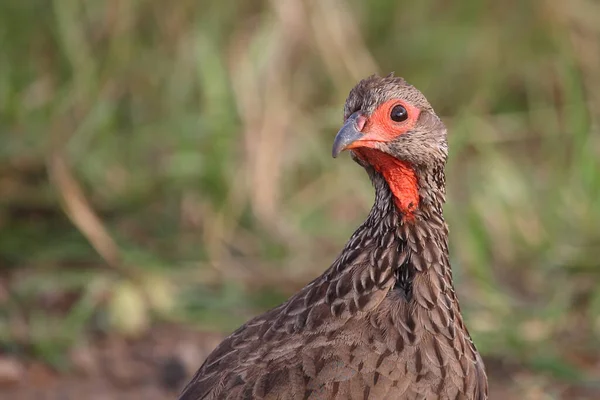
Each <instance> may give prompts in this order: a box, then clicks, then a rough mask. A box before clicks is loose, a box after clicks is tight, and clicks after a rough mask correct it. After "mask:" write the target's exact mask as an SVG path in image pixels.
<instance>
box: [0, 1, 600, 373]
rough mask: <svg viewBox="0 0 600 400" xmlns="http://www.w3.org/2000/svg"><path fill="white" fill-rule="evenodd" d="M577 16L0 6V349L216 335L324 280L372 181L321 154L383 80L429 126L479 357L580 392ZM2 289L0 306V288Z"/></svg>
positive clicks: (590, 312) (585, 96) (599, 333)
mask: <svg viewBox="0 0 600 400" xmlns="http://www.w3.org/2000/svg"><path fill="white" fill-rule="evenodd" d="M599 27H600V6H599V5H598V4H597V3H595V2H592V1H586V0H578V1H574V2H560V1H551V0H548V1H542V2H537V1H533V0H527V1H516V0H512V1H508V2H503V3H499V2H494V1H489V0H486V1H475V0H464V1H456V0H455V1H442V0H424V1H420V2H404V1H394V0H375V1H371V2H368V3H367V2H360V1H358V0H355V1H349V2H344V1H342V0H322V1H305V2H300V1H291V0H286V1H275V0H273V1H261V0H257V1H247V2H235V1H232V0H221V1H219V2H214V1H207V0H204V1H191V0H181V1H179V2H177V4H175V3H172V2H171V3H170V2H161V1H157V0H131V1H129V2H123V1H116V0H112V1H105V2H98V1H92V0H84V1H67V0H64V1H63V0H60V1H59V0H55V1H35V0H30V1H21V2H17V1H7V2H2V3H1V4H0V135H1V137H0V140H1V146H0V268H1V269H0V274H1V278H0V279H1V280H0V283H1V284H2V285H3V286H2V287H4V290H5V292H6V293H7V294H8V296H4V297H3V296H0V316H1V318H0V340H1V343H2V346H3V348H5V349H11V351H17V352H21V351H27V352H33V354H34V355H36V356H39V357H42V358H44V359H46V360H49V361H51V362H54V363H57V364H60V363H61V362H62V361H61V355H62V354H64V349H65V348H68V347H69V346H71V345H72V344H73V343H75V342H77V341H79V340H82V338H84V337H86V336H87V335H89V333H90V332H94V331H96V330H101V331H111V330H115V329H116V330H122V331H123V332H124V333H127V334H138V333H140V332H141V331H143V330H144V329H146V328H147V327H148V324H149V323H150V321H153V320H154V321H156V320H166V321H170V322H178V323H179V322H181V323H193V324H198V325H199V326H202V327H203V328H207V329H218V330H224V331H227V330H230V329H233V328H235V327H236V326H237V325H239V324H240V323H242V322H243V321H244V320H245V319H246V318H248V317H249V316H251V315H253V314H255V313H257V312H259V311H260V310H264V309H266V308H268V307H271V306H274V305H276V304H278V303H279V302H280V301H282V300H283V299H285V298H286V297H287V296H288V295H289V294H291V293H293V291H294V290H296V289H298V288H300V287H301V286H303V284H305V283H306V282H308V281H309V280H310V279H311V277H314V276H316V275H317V274H319V273H320V272H321V271H323V270H324V269H325V268H326V267H327V266H328V265H329V264H330V262H331V261H332V260H333V258H334V257H335V255H336V254H337V251H339V249H340V248H341V246H342V245H343V244H344V242H345V241H346V239H347V238H348V237H349V236H350V234H351V233H352V231H353V230H354V228H355V227H356V226H357V225H358V224H359V223H360V222H361V221H362V219H363V218H364V216H365V215H366V212H367V210H368V208H369V207H370V205H371V201H372V188H371V187H370V184H369V182H368V179H367V177H366V176H365V174H364V173H362V171H360V169H359V168H358V167H357V166H355V165H353V163H352V162H351V161H350V160H348V159H344V160H337V161H335V162H334V161H333V160H332V159H330V155H329V154H330V151H329V149H330V145H331V140H332V137H333V135H334V134H335V132H336V130H337V127H338V126H339V124H340V122H341V116H342V112H341V109H342V105H343V101H344V99H345V96H346V94H347V93H348V91H349V90H350V88H351V87H352V86H353V85H354V84H355V83H356V81H357V80H358V79H360V78H363V77H365V76H367V75H370V74H372V73H374V72H380V73H387V72H389V71H395V72H396V74H397V75H400V76H403V77H405V78H406V79H407V80H408V81H409V82H411V83H412V84H414V85H415V86H417V87H418V88H420V89H421V90H422V91H423V92H424V93H425V95H426V96H427V97H428V99H429V100H430V102H431V103H432V104H433V105H434V107H435V109H436V110H437V111H438V114H440V115H441V116H442V118H443V119H444V121H446V123H447V125H448V126H449V129H450V141H451V143H450V146H451V147H450V149H451V156H450V162H449V165H448V191H449V196H448V204H447V206H446V217H447V220H448V222H449V224H450V228H451V239H450V240H451V246H452V248H451V253H452V262H453V268H454V276H455V281H456V285H457V289H458V290H459V292H460V296H461V301H462V302H461V304H462V307H463V310H464V312H465V314H466V318H467V319H468V322H469V327H470V329H471V333H472V335H473V337H474V341H475V342H476V343H477V345H478V347H479V349H480V350H481V351H482V353H484V354H485V355H487V356H493V357H498V358H501V359H506V360H510V361H512V362H516V363H519V364H524V365H528V366H533V367H535V368H539V369H542V370H547V371H549V372H551V373H552V374H554V375H557V376H561V377H563V378H566V379H590V377H589V376H588V374H589V372H588V371H587V367H588V366H589V365H590V363H591V361H590V357H592V355H596V356H597V355H598V351H597V349H598V346H600V341H599V340H598V338H599V337H600V285H598V283H599V282H600V279H599V277H600V275H599V274H600V269H599V268H598V267H599V261H598V254H599V253H600V161H599V160H600V135H599V133H600V132H599V128H598V118H599V117H600V95H599V93H600V92H598V90H597V89H598V87H600V46H599V45H600V28H599ZM0 294H1V291H0Z"/></svg>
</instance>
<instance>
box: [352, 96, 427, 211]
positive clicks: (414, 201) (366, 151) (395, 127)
mask: <svg viewBox="0 0 600 400" xmlns="http://www.w3.org/2000/svg"><path fill="white" fill-rule="evenodd" d="M398 104H401V105H402V106H403V107H405V109H406V110H407V111H408V119H407V120H406V121H405V122H403V123H395V122H393V121H391V120H390V117H389V116H390V111H391V109H392V108H393V107H394V106H395V105H398ZM419 114H420V110H419V109H418V108H416V107H414V106H412V105H411V104H408V103H406V102H402V101H399V100H390V101H387V102H385V103H384V104H382V105H381V106H379V107H378V108H377V110H375V112H374V113H373V114H372V115H371V116H370V117H369V118H368V121H367V122H366V124H365V123H364V122H363V124H364V128H363V126H361V127H360V128H361V130H362V132H363V133H364V134H365V136H364V137H363V139H361V140H359V141H357V143H355V144H353V145H352V146H350V147H349V148H352V149H353V150H354V151H355V152H356V154H357V155H358V156H359V157H360V158H362V159H364V160H365V161H366V162H367V163H369V164H370V165H372V166H373V168H375V170H376V171H377V172H379V173H380V174H381V175H383V177H384V179H385V180H386V182H387V184H388V186H389V187H390V190H391V191H392V193H393V195H394V198H395V199H394V200H395V203H396V206H397V207H398V209H399V210H400V211H401V212H402V213H403V214H404V215H405V217H406V218H407V219H409V220H411V219H413V218H414V212H415V210H416V209H417V208H418V207H419V199H420V198H419V186H418V182H417V175H416V173H415V170H414V169H413V168H412V166H411V165H410V164H409V163H408V162H406V161H401V160H398V159H397V158H394V157H393V156H391V155H388V154H386V153H383V152H381V151H378V150H375V149H373V144H374V143H377V142H387V141H390V140H393V139H394V138H396V137H397V136H399V135H402V134H404V133H406V132H407V131H409V130H410V129H411V128H412V127H414V126H415V124H416V122H417V119H418V118H419Z"/></svg>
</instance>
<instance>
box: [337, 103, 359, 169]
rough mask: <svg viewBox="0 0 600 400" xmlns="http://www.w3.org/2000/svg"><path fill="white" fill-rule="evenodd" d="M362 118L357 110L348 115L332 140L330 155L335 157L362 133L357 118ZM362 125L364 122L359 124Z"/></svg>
mask: <svg viewBox="0 0 600 400" xmlns="http://www.w3.org/2000/svg"><path fill="white" fill-rule="evenodd" d="M360 118H364V117H362V116H361V115H360V114H359V113H358V112H355V113H354V114H352V115H351V116H349V117H348V119H347V120H346V122H344V125H343V126H342V128H341V129H340V130H339V132H338V133H337V135H336V136H335V140H334V141H333V149H332V150H331V155H332V156H333V158H336V157H337V156H338V155H339V154H340V153H341V152H342V151H344V150H346V149H347V148H348V146H350V145H351V144H352V143H353V142H355V141H356V140H358V139H360V138H361V137H362V136H363V133H362V132H361V131H360V129H361V128H362V126H361V127H359V123H360V122H359V119H360ZM361 125H364V122H363V123H362V124H361Z"/></svg>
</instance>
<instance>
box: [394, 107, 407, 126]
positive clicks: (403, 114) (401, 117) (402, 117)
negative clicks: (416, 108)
mask: <svg viewBox="0 0 600 400" xmlns="http://www.w3.org/2000/svg"><path fill="white" fill-rule="evenodd" d="M390 118H391V119H392V121H396V122H402V121H406V119H407V118H408V111H406V108H404V106H401V105H400V104H397V105H395V106H394V108H392V112H391V113H390Z"/></svg>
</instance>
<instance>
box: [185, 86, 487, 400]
mask: <svg viewBox="0 0 600 400" xmlns="http://www.w3.org/2000/svg"><path fill="white" fill-rule="evenodd" d="M398 105H400V106H401V107H403V108H404V110H402V109H401V108H400V109H398V108H396V111H395V112H396V115H395V116H394V118H395V119H394V120H393V121H391V122H390V121H388V120H386V118H388V117H389V115H390V111H389V110H390V109H391V108H390V107H393V106H398ZM398 110H399V111H398ZM407 110H408V111H407ZM404 111H406V113H404ZM405 114H407V115H405ZM405 117H406V119H405V120H402V118H405ZM396 120H398V122H396ZM345 121H346V122H345V124H344V127H343V128H342V130H341V131H340V132H339V133H338V137H336V144H335V146H337V148H336V147H334V156H335V155H337V153H339V151H341V150H343V149H352V157H353V158H354V160H355V161H357V162H358V163H359V164H360V165H362V166H363V167H364V168H365V169H366V170H367V172H368V174H369V176H370V178H371V180H372V182H373V184H374V186H375V191H376V196H375V204H374V206H373V208H372V209H371V212H370V214H369V216H368V217H367V220H366V221H365V222H364V223H363V224H362V225H361V226H360V227H359V228H358V229H357V231H356V232H355V233H354V234H353V235H352V237H351V238H350V240H349V242H348V243H347V244H346V246H345V247H344V249H343V250H342V252H341V253H340V255H339V256H338V258H337V259H336V260H335V261H334V262H333V264H332V265H331V267H330V268H329V269H327V270H326V271H325V272H324V273H323V275H321V276H320V277H318V278H317V279H315V280H314V281H312V282H311V283H309V284H308V285H306V287H304V288H303V289H302V290H301V291H300V292H299V293H297V294H295V295H294V296H292V297H291V298H290V299H289V300H288V301H286V302H285V303H284V304H282V305H280V306H279V307H276V308H274V309H272V310H270V311H268V312H266V313H264V314H262V315H260V316H258V317H256V318H254V319H252V320H250V321H248V322H247V323H246V324H245V325H243V326H242V327H240V328H239V329H238V330H236V331H235V332H234V333H232V334H231V335H230V336H229V337H227V338H226V339H225V340H224V341H223V342H222V343H221V344H220V345H219V346H218V347H217V348H216V349H215V350H214V351H213V353H212V354H210V355H209V356H208V358H207V359H206V361H205V362H204V364H203V365H202V366H201V367H200V369H199V370H198V372H197V373H196V375H195V376H194V377H193V378H192V380H191V382H190V383H189V384H188V385H187V387H186V388H185V389H184V390H183V392H182V394H181V396H180V400H200V399H205V400H212V399H478V400H479V399H486V398H487V377H486V374H485V369H484V366H483V362H482V360H481V357H480V356H479V354H478V353H477V350H476V349H475V346H474V345H473V342H472V341H471V338H470V336H469V333H468V331H467V328H466V327H465V325H464V323H463V319H462V316H461V313H460V308H459V304H458V300H457V298H456V294H455V292H454V287H453V283H452V271H451V269H450V263H449V258H448V228H447V225H446V223H445V222H444V218H443V215H442V206H443V203H444V201H445V178H444V165H445V162H446V156H447V145H446V129H445V127H444V125H443V124H442V122H441V121H440V119H439V118H438V117H437V116H436V115H435V113H434V111H433V109H432V108H431V106H430V105H429V103H428V102H427V100H426V99H425V97H424V96H423V95H422V94H421V93H420V92H419V91H418V90H417V89H415V88H414V87H413V86H410V85H409V84H407V83H406V82H405V81H404V80H403V79H401V78H396V77H393V76H391V75H390V76H388V77H385V78H380V77H377V76H372V77H369V78H367V79H365V80H363V81H361V82H359V84H358V85H357V86H356V87H355V88H354V89H352V91H351V92H350V95H349V97H348V100H347V101H346V107H345ZM415 196H416V197H415ZM413 198H416V199H417V201H418V204H414V201H413V200H411V199H413Z"/></svg>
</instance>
